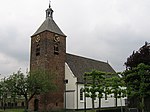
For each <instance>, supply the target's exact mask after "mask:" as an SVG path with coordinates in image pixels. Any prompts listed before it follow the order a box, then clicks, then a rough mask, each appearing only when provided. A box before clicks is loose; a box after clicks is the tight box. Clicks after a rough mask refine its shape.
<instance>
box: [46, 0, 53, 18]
mask: <svg viewBox="0 0 150 112" xmlns="http://www.w3.org/2000/svg"><path fill="white" fill-rule="evenodd" d="M47 17H51V18H53V9H52V8H51V0H49V8H48V9H47V10H46V18H47Z"/></svg>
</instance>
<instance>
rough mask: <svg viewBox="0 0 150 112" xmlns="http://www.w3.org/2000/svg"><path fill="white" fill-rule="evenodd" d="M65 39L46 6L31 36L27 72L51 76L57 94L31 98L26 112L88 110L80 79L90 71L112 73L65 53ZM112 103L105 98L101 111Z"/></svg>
mask: <svg viewBox="0 0 150 112" xmlns="http://www.w3.org/2000/svg"><path fill="white" fill-rule="evenodd" d="M66 39H67V36H66V35H65V34H64V33H63V32H62V30H61V29H60V28H59V27H58V25H57V24H56V23H55V21H54V19H53V10H52V8H51V6H50V5H49V8H48V9H47V10H46V19H45V21H44V22H43V23H42V25H41V26H40V27H39V28H38V29H37V31H36V32H35V33H34V34H33V35H32V36H31V54H30V71H32V70H35V69H38V68H42V69H44V70H48V71H50V72H51V73H55V81H54V82H55V85H56V86H57V88H58V89H57V91H54V92H50V93H48V94H47V95H46V99H44V103H43V96H36V95H35V96H34V98H33V99H32V100H31V101H30V102H29V103H30V105H29V109H30V110H35V111H37V110H43V109H44V108H45V109H46V110H53V109H54V110H55V109H72V110H78V109H84V103H85V102H86V108H92V103H91V98H86V99H85V97H84V93H83V88H84V81H83V75H84V73H85V72H90V71H91V70H93V69H96V70H99V71H104V72H112V73H115V71H114V69H113V68H112V67H111V66H110V65H109V64H108V63H107V62H102V61H98V60H94V59H89V58H86V57H81V56H78V55H74V54H70V53H66ZM114 101H115V99H114V97H113V95H109V96H108V98H107V99H105V98H103V99H102V102H101V105H102V107H114V106H115V102H114ZM94 103H95V108H98V106H99V104H98V103H99V102H98V98H96V99H95V102H94ZM124 105H125V99H123V98H122V99H118V106H124Z"/></svg>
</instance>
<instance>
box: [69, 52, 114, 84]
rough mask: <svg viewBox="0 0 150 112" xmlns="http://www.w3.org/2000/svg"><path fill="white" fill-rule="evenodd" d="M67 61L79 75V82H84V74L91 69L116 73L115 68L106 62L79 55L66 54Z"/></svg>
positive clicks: (74, 72) (77, 75) (75, 73)
mask: <svg viewBox="0 0 150 112" xmlns="http://www.w3.org/2000/svg"><path fill="white" fill-rule="evenodd" d="M66 63H67V64H68V66H69V67H70V69H71V71H72V72H73V74H74V75H75V76H76V77H77V81H78V83H83V74H84V73H85V72H91V70H99V71H104V72H111V73H115V70H114V69H113V68H112V67H111V66H110V65H109V64H108V63H106V62H102V61H97V60H94V59H89V58H85V57H81V56H77V55H72V54H68V53H67V54H66Z"/></svg>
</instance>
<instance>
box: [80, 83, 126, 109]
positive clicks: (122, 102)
mask: <svg viewBox="0 0 150 112" xmlns="http://www.w3.org/2000/svg"><path fill="white" fill-rule="evenodd" d="M81 88H84V85H83V84H79V85H78V95H79V97H78V102H79V103H78V104H79V108H80V109H83V108H84V100H82V101H80V89H81ZM125 99H127V98H121V99H120V98H118V100H117V101H118V102H117V105H118V106H125ZM86 105H87V106H86V107H87V108H92V99H91V98H86ZM98 107H99V99H98V98H96V100H95V108H98ZM101 107H115V98H114V95H113V94H110V95H108V96H107V100H105V95H103V98H102V99H101Z"/></svg>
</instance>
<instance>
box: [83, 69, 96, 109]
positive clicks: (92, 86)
mask: <svg viewBox="0 0 150 112" xmlns="http://www.w3.org/2000/svg"><path fill="white" fill-rule="evenodd" d="M96 75H97V72H96V71H95V70H93V71H92V72H86V73H85V74H84V77H85V79H86V81H88V82H87V84H86V86H85V87H86V88H85V92H86V97H90V98H91V99H92V110H94V100H95V98H96Z"/></svg>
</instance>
